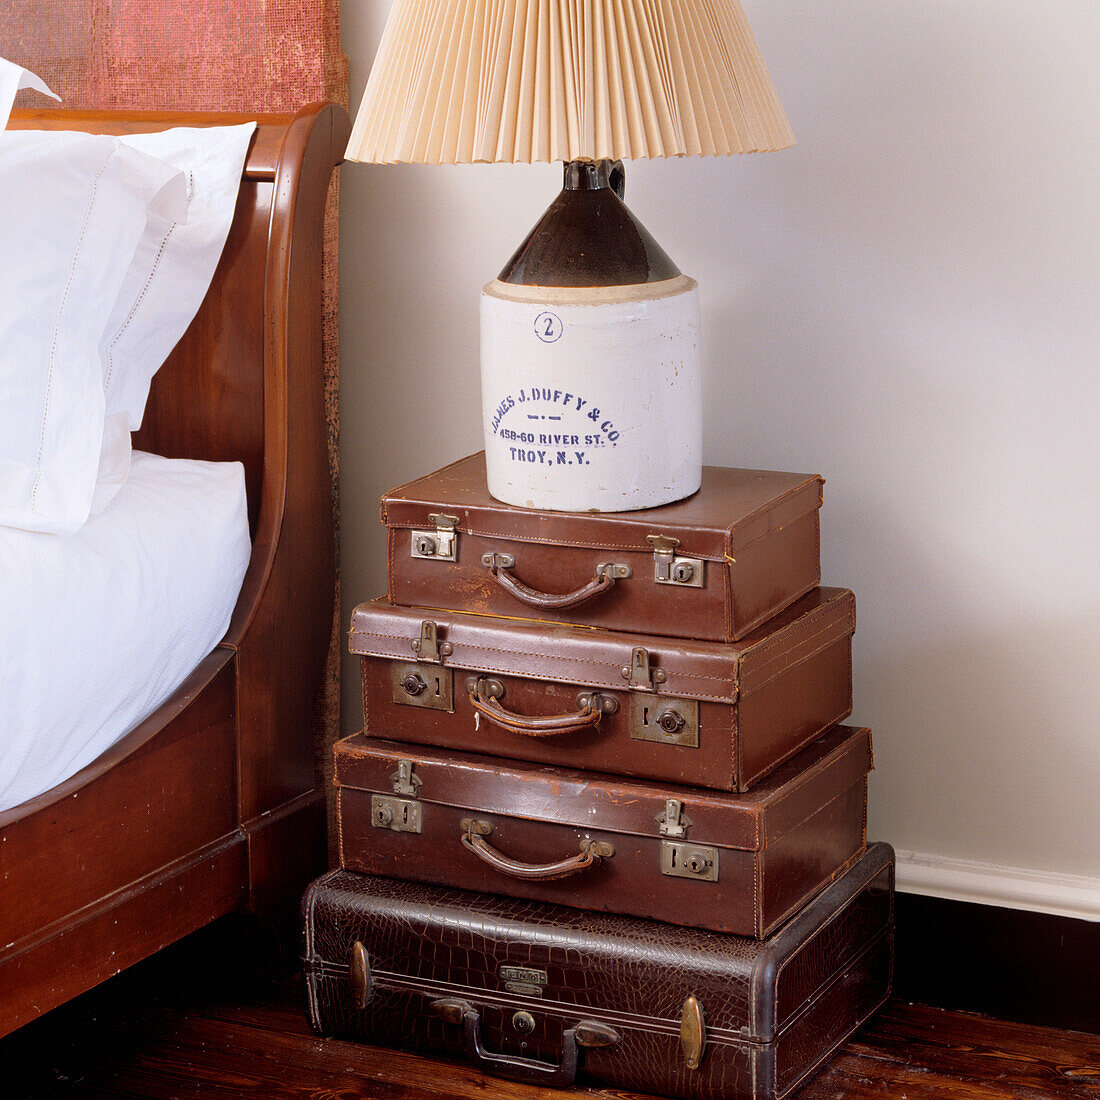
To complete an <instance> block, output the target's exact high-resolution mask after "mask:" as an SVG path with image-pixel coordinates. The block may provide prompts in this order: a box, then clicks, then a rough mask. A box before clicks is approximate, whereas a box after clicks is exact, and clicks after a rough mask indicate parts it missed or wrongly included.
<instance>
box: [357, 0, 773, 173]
mask: <svg viewBox="0 0 1100 1100" xmlns="http://www.w3.org/2000/svg"><path fill="white" fill-rule="evenodd" d="M793 144H794V136H793V135H792V133H791V130H790V126H789V125H788V123H787V118H786V115H785V114H784V112H783V108H782V106H781V105H780V103H779V100H778V98H777V96H776V94H775V88H774V87H773V86H772V81H771V78H770V76H769V75H768V71H767V69H766V68H765V66H764V61H763V58H762V57H761V55H760V51H759V48H758V47H757V45H756V40H755V38H754V37H753V34H752V31H751V29H750V28H749V25H748V22H747V20H746V18H745V14H744V12H743V11H742V9H741V5H740V3H739V2H738V0H396V2H395V4H394V8H393V11H392V12H391V14H390V18H389V21H388V23H387V24H386V28H385V31H384V33H383V36H382V42H381V45H380V47H379V51H378V55H377V58H376V59H375V63H374V67H373V69H372V70H371V74H370V80H369V82H368V84H367V89H366V93H365V94H364V97H363V102H362V105H361V106H360V109H359V113H358V116H357V117H356V120H355V125H354V128H353V130H352V135H351V141H350V143H349V145H348V151H347V156H348V159H349V160H358V161H369V162H374V163H396V162H411V163H421V164H468V163H474V162H494V161H498V162H499V161H504V162H536V161H554V160H561V161H572V160H578V159H586V160H596V161H599V160H602V159H610V160H620V159H630V158H642V157H669V156H691V155H715V154H732V153H753V152H765V151H769V150H775V149H783V148H786V147H787V146H789V145H793Z"/></svg>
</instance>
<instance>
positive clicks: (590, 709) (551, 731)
mask: <svg viewBox="0 0 1100 1100" xmlns="http://www.w3.org/2000/svg"><path fill="white" fill-rule="evenodd" d="M470 679H471V680H472V681H473V682H472V683H471V682H470V681H467V687H466V691H467V694H468V695H469V698H470V706H472V707H473V708H474V710H475V711H476V712H477V713H478V714H480V715H481V716H482V717H483V718H487V719H488V720H489V721H490V722H492V723H493V724H494V725H496V726H500V728H501V729H503V730H507V731H508V732H509V733H522V734H525V735H526V736H527V737H553V736H554V735H555V734H559V733H573V732H575V731H577V730H584V729H594V728H595V727H596V726H598V725H599V724H600V719H601V718H602V717H603V716H604V715H605V714H614V713H615V711H616V710H618V709H619V701H618V700H617V699H616V698H615V697H614V696H613V695H601V694H600V693H599V692H595V691H593V692H589V693H588V694H587V697H586V700H585V702H584V704H583V705H582V706H581V708H580V709H579V710H576V711H573V712H572V713H569V714H543V715H531V714H517V713H516V712H515V711H514V710H508V709H507V708H506V707H503V706H501V703H500V699H499V698H498V697H497V696H496V695H495V694H492V691H493V685H491V683H490V682H489V681H486V680H485V678H484V677H471V678H470Z"/></svg>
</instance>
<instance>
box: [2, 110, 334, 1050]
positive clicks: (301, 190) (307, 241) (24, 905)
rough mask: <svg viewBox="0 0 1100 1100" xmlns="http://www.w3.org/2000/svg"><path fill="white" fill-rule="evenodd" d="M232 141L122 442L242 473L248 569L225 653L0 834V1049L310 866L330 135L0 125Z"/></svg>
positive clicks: (267, 905) (322, 586) (263, 908)
mask: <svg viewBox="0 0 1100 1100" xmlns="http://www.w3.org/2000/svg"><path fill="white" fill-rule="evenodd" d="M252 119H256V120H257V121H258V122H259V127H258V129H257V132H256V135H255V137H254V139H253V142H252V146H251V148H250V151H249V154H248V157H247V161H246V164H245V171H244V175H243V179H242V183H241V190H240V195H239V197H238V200H237V209H236V214H235V217H234V221H233V226H232V229H231V230H230V233H229V239H228V241H227V243H226V247H225V252H224V254H223V256H222V259H221V263H220V265H219V267H218V271H217V274H216V275H215V277H214V281H213V283H212V285H211V287H210V290H209V292H208V293H207V296H206V300H205V302H204V304H203V306H202V308H201V310H200V312H199V314H198V315H197V316H196V318H195V320H194V322H193V323H192V324H191V326H190V328H189V329H188V331H187V333H186V334H185V335H184V337H183V339H182V340H181V341H180V343H179V345H178V346H177V347H176V349H175V351H174V352H173V353H172V355H171V357H170V358H169V359H168V361H167V362H166V363H165V365H164V366H163V367H162V368H161V369H160V371H159V372H158V374H157V376H156V378H155V379H154V382H153V389H152V393H151V396H150V400H149V404H148V407H147V409H146V413H145V419H144V423H143V425H142V429H141V431H140V433H138V435H137V438H136V440H135V446H137V447H138V448H140V449H142V450H147V451H153V452H156V453H158V454H162V455H167V456H169V457H187V458H203V459H213V460H239V461H241V462H243V463H244V466H245V472H246V483H247V488H248V503H249V521H250V525H251V530H252V536H253V550H252V558H251V561H250V563H249V567H248V571H247V574H246V576H245V580H244V585H243V588H242V590H241V594H240V597H239V599H238V601H237V606H236V610H235V612H234V614H233V619H232V624H231V626H230V628H229V631H228V633H227V634H226V636H225V639H224V640H223V641H222V642H221V644H220V645H219V646H218V647H217V648H216V649H215V650H214V651H213V652H212V653H211V654H209V656H207V657H206V658H205V659H204V660H203V661H202V662H200V664H199V665H198V667H197V668H196V669H195V670H194V671H193V672H192V673H191V675H190V676H189V677H188V679H187V680H186V681H185V682H184V684H183V685H182V686H181V687H180V689H179V690H178V691H177V692H176V693H175V694H174V695H173V696H172V697H171V698H170V699H169V700H168V702H167V703H165V704H164V705H163V706H162V707H160V708H159V709H158V710H157V711H156V712H154V713H153V714H152V715H150V716H149V717H148V718H147V719H146V720H145V721H143V722H142V723H141V724H140V725H139V726H138V727H137V728H136V729H134V730H133V731H132V732H131V733H129V734H128V735H127V736H126V737H125V738H124V739H123V740H122V741H120V742H119V743H118V744H117V745H115V746H114V748H112V749H111V750H110V751H108V752H107V753H106V754H105V755H103V756H102V757H100V758H99V759H98V760H96V761H95V762H94V763H93V764H91V765H89V766H88V767H86V768H85V769H84V770H83V771H81V772H79V773H78V774H77V775H75V776H73V777H72V778H71V779H69V780H67V781H66V782H65V783H62V784H61V785H59V786H58V787H56V788H54V789H53V790H51V791H48V792H46V793H45V794H43V795H40V796H39V797H38V798H35V799H32V800H31V801H29V802H26V803H24V804H23V805H21V806H18V807H16V808H14V809H12V810H8V811H5V812H3V813H0V1035H3V1034H7V1033H8V1032H10V1031H12V1030H14V1029H15V1028H17V1027H19V1026H20V1025H21V1024H23V1023H25V1022H27V1021H28V1020H31V1019H33V1018H34V1017H36V1016H38V1015H40V1014H41V1013H43V1012H46V1011H48V1010H49V1009H51V1008H53V1007H54V1006H56V1005H58V1004H61V1003H62V1002H64V1001H66V1000H68V999H70V998H71V997H74V996H76V995H77V994H79V993H81V992H83V991H84V990H86V989H89V988H91V987H92V986H94V985H96V984H97V983H99V982H101V981H103V980H104V979H105V978H107V977H109V976H111V975H112V974H115V973H117V972H118V971H120V970H122V969H124V968H125V967H127V966H130V965H131V964H132V963H135V962H137V961H138V960H140V959H142V958H145V957H146V956H148V955H151V954H152V953H153V952H155V951H157V950H159V949H160V948H162V947H164V946H166V945H167V944H169V943H172V942H173V941H175V940H178V939H179V938H181V937H182V936H184V935H186V934H187V933H189V932H191V931H193V930H195V929H197V928H199V927H201V926H203V925H205V924H207V923H208V922H210V921H212V920H214V919H215V918H216V917H219V916H221V915H222V914H224V913H227V912H229V911H230V910H233V909H237V908H240V907H247V908H250V909H252V910H253V911H255V912H257V913H259V914H261V915H264V916H268V917H271V918H278V917H281V916H286V915H288V914H290V913H293V912H295V911H296V907H297V902H298V899H299V897H300V896H301V893H302V891H303V890H304V888H305V885H306V883H307V882H308V881H309V880H310V879H311V878H312V877H314V876H315V875H316V874H318V873H319V871H320V870H321V869H323V867H324V866H325V809H324V795H323V792H321V791H320V790H318V789H317V787H316V785H315V780H314V751H313V720H312V711H313V700H314V694H315V692H316V689H317V686H318V684H319V682H320V678H321V672H322V668H323V664H324V658H325V654H326V650H327V647H328V641H329V637H330V632H331V626H332V609H333V592H334V576H333V569H334V566H333V560H334V559H333V524H332V509H331V501H332V497H331V491H330V480H329V466H328V452H327V445H326V430H325V421H324V406H323V400H324V399H323V381H322V371H321V241H322V224H323V217H324V208H325V199H326V194H327V191H328V185H329V179H330V176H331V174H332V170H333V168H334V167H335V166H336V165H337V164H339V163H340V160H341V158H342V156H343V151H344V148H345V145H346V143H347V138H348V129H349V126H348V118H347V114H346V112H345V111H344V110H343V109H342V108H340V107H336V106H334V105H331V104H327V105H326V104H317V105H313V106H310V107H306V108H305V109H303V110H302V111H300V112H298V114H296V115H293V116H290V115H227V114H226V115H222V114H176V113H172V114H168V113H132V112H125V113H121V112H72V111H63V110H57V109H49V110H41V111H16V112H14V113H13V115H12V120H11V123H10V125H11V126H12V127H19V128H29V129H51V130H87V131H93V132H99V133H109V134H121V133H134V132H144V131H150V130H162V129H166V128H168V127H170V126H203V125H225V124H231V123H236V122H244V121H249V120H252ZM73 612H74V614H79V613H80V608H79V607H76V608H73ZM57 644H58V645H59V646H63V645H65V644H66V638H65V630H64V624H58V634H57Z"/></svg>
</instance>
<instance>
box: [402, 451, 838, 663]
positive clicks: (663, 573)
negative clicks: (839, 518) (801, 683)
mask: <svg viewBox="0 0 1100 1100" xmlns="http://www.w3.org/2000/svg"><path fill="white" fill-rule="evenodd" d="M822 485H823V480H822V479H821V478H820V477H818V476H816V475H808V474H785V473H775V472H772V471H768V470H731V469H725V468H722V467H717V466H704V467H703V482H702V486H701V488H700V489H699V491H698V492H697V493H695V494H694V495H693V496H691V497H688V498H687V499H686V500H681V501H677V502H676V503H675V504H666V505H663V506H662V507H660V508H650V509H645V510H642V511H637V512H605V513H597V512H547V511H539V510H537V509H530V508H515V507H511V506H509V505H506V504H501V503H500V502H499V501H496V500H494V499H493V498H492V497H491V496H489V491H488V489H487V487H486V481H485V454H484V452H481V453H479V454H476V455H471V456H470V457H468V458H464V459H461V460H460V461H458V462H455V463H453V464H452V465H450V466H446V467H444V468H443V469H442V470H437V471H436V472H435V473H432V474H429V475H428V476H427V477H422V478H420V479H419V480H417V481H413V482H410V483H409V484H408V485H404V486H402V487H401V488H398V489H394V490H393V491H392V492H390V493H387V494H386V495H385V496H384V497H383V498H382V522H383V523H385V524H386V526H387V527H388V528H389V549H388V569H389V597H390V600H391V602H393V603H395V604H402V605H405V606H410V607H436V608H447V609H450V610H457V611H471V612H474V613H476V614H482V615H505V616H511V617H517V616H518V617H523V618H531V619H540V620H548V621H555V622H566V623H579V624H583V625H586V626H602V627H607V628H609V629H612V630H630V631H634V632H637V633H640V634H657V635H663V636H669V637H683V638H699V639H706V640H708V641H719V642H722V641H733V640H735V639H737V638H741V637H743V636H744V635H746V634H748V633H749V631H751V630H752V629H753V628H754V627H756V626H758V625H759V624H760V623H762V622H764V621H765V620H766V619H769V618H770V617H771V616H772V615H774V614H776V613H777V612H778V611H781V610H782V609H783V608H784V607H786V606H787V605H788V604H791V603H793V602H794V601H795V600H796V599H798V597H799V596H801V595H803V594H804V593H806V592H808V591H809V590H810V589H811V588H814V587H815V586H816V585H817V584H818V583H819V582H820V579H821V566H820V559H819V547H818V539H819V532H818V511H819V509H820V506H821V487H822Z"/></svg>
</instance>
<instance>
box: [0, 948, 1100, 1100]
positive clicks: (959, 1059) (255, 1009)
mask: <svg viewBox="0 0 1100 1100" xmlns="http://www.w3.org/2000/svg"><path fill="white" fill-rule="evenodd" d="M239 934H240V933H239V932H238V931H234V932H233V933H231V934H230V935H229V937H228V941H229V945H228V946H227V936H226V935H225V934H224V933H223V934H221V938H220V939H219V938H218V935H219V934H218V933H214V934H211V933H207V934H201V935H200V936H198V937H193V938H192V940H191V941H190V942H189V943H188V944H185V945H183V946H182V947H180V948H177V949H173V950H172V951H170V952H167V953H165V954H163V955H162V956H159V957H158V958H156V959H153V960H150V961H149V962H147V963H144V964H142V965H141V966H139V967H136V968H134V970H132V971H130V972H128V973H126V974H124V975H121V976H119V977H118V978H115V979H113V980H112V981H110V982H108V983H106V984H105V985H104V986H102V987H101V988H100V989H98V990H95V991H93V992H92V993H90V994H87V995H86V996H84V997H81V998H79V999H78V1000H77V1001H75V1002H73V1003H72V1004H70V1005H68V1006H65V1007H64V1008H62V1009H59V1010H58V1011H56V1012H53V1013H51V1014H49V1015H47V1016H45V1017H43V1018H42V1019H40V1020H38V1021H36V1022H35V1023H34V1024H31V1025H30V1026H28V1027H26V1028H24V1029H22V1030H21V1031H18V1032H16V1033H14V1034H13V1035H10V1036H8V1037H7V1038H6V1039H4V1040H0V1068H2V1071H3V1072H2V1076H0V1096H2V1097H4V1098H5V1100H8V1098H11V1100H37V1098H43V1100H50V1098H58V1100H61V1098H65V1100H72V1098H76V1097H87V1098H89V1100H92V1098H112V1100H170V1098H176V1097H204V1098H210V1100H231V1098H242V1097H264V1098H270V1100H291V1098H293V1100H306V1098H309V1100H356V1098H361V1097H363V1098H370V1100H566V1098H567V1097H573V1098H576V1097H578V1096H583V1097H588V1098H589V1100H597V1098H602V1100H611V1098H614V1100H634V1098H635V1094H631V1093H624V1092H621V1091H616V1090H595V1089H593V1090H574V1091H570V1092H562V1091H559V1090H554V1089H544V1088H531V1087H526V1086H521V1085H516V1084H512V1083H510V1082H505V1081H498V1080H495V1079H493V1078H489V1077H486V1076H484V1075H482V1074H481V1073H480V1072H478V1071H476V1070H473V1069H470V1068H468V1067H466V1066H463V1065H460V1064H454V1063H443V1062H436V1061H433V1060H430V1059H426V1058H418V1057H415V1056H412V1055H408V1054H401V1053H398V1052H394V1051H387V1050H380V1049H376V1048H372V1047H365V1046H361V1045H357V1044H354V1043H347V1042H341V1041H338V1040H332V1039H322V1038H319V1037H318V1036H316V1035H315V1034H314V1033H313V1032H312V1031H311V1030H310V1028H309V1025H308V1023H307V1021H306V1018H305V1014H304V1009H303V1005H304V999H303V996H302V990H301V985H300V983H299V982H298V981H297V980H296V979H295V978H293V977H290V976H287V975H286V974H285V973H283V974H272V973H271V972H270V971H268V972H263V971H261V970H260V969H258V968H257V967H255V966H248V965H244V964H243V963H242V959H243V958H244V957H245V956H247V955H248V954H249V951H248V950H247V949H246V948H245V947H244V946H242V945H241V943H240V942H239V941H237V940H236V939H235V937H236V936H238V935H239ZM253 954H259V955H263V954H264V951H263V949H262V948H261V949H260V950H259V951H255V952H253ZM0 995H2V992H0ZM883 1097H891V1098H896V1100H933V1098H935V1100H1008V1098H1012V1100H1060V1098H1063V1097H1064V1098H1072V1100H1100V1036H1096V1035H1089V1034H1084V1033H1080V1032H1069V1031H1057V1030H1054V1029H1050V1028H1043V1027H1038V1026H1034V1025H1030V1024H1017V1023H1007V1022H1004V1021H998V1020H993V1019H989V1018H987V1017H984V1016H977V1015H972V1014H968V1013H962V1012H946V1011H943V1010H941V1009H936V1008H928V1007H924V1006H920V1005H908V1004H904V1003H899V1002H894V1003H892V1004H890V1005H889V1006H888V1007H887V1008H886V1009H885V1010H884V1011H883V1012H882V1013H880V1014H879V1016H878V1017H876V1019H875V1020H874V1021H873V1022H872V1023H871V1024H870V1026H868V1027H867V1028H865V1029H864V1031H863V1032H861V1033H860V1034H859V1035H858V1036H857V1037H856V1038H855V1040H854V1041H853V1042H851V1043H849V1044H848V1045H847V1046H846V1047H845V1048H844V1049H843V1050H842V1051H841V1052H840V1053H839V1054H838V1055H837V1057H836V1058H834V1059H833V1061H832V1062H831V1063H830V1064H829V1065H828V1066H827V1068H826V1069H825V1070H824V1071H823V1072H821V1073H820V1074H818V1075H817V1077H815V1078H814V1079H813V1080H812V1081H811V1082H810V1083H809V1084H808V1085H807V1086H806V1087H805V1088H804V1089H803V1090H802V1091H801V1092H800V1093H799V1100H871V1098H874V1100H880V1098H883Z"/></svg>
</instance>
